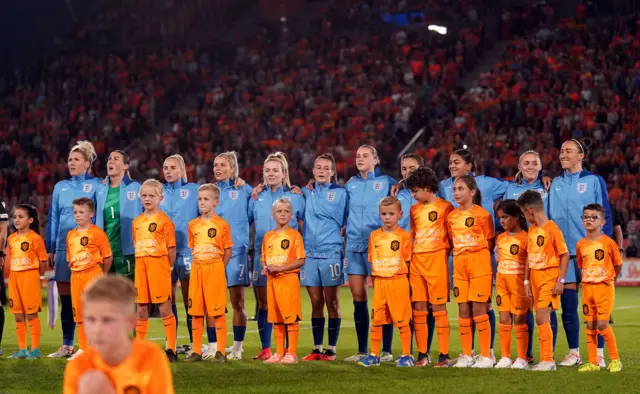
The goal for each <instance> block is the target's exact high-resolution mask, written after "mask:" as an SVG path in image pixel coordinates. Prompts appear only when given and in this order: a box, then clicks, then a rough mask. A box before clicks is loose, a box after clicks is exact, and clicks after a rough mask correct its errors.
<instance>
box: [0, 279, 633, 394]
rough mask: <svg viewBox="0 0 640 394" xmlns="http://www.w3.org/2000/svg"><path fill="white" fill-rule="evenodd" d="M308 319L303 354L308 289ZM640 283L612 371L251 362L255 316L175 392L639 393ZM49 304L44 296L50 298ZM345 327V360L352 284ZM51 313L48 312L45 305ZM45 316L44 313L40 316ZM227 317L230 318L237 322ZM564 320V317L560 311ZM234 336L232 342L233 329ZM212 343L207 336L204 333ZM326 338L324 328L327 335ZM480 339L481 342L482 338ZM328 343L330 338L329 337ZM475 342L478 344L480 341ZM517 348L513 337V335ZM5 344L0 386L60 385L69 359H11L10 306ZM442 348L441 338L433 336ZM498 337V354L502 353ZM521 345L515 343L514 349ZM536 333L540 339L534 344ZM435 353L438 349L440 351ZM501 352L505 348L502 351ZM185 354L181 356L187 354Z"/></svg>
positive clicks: (183, 373)
mask: <svg viewBox="0 0 640 394" xmlns="http://www.w3.org/2000/svg"><path fill="white" fill-rule="evenodd" d="M302 293H303V296H304V298H303V305H304V307H305V311H304V316H303V317H304V319H305V321H302V322H301V325H302V330H301V335H300V345H299V349H300V353H301V355H302V356H304V355H305V353H306V352H307V351H309V350H310V349H311V348H312V344H313V342H312V337H311V330H310V324H309V318H310V303H309V302H308V297H307V296H306V292H305V291H304V289H303V292H302ZM247 298H248V301H247V304H248V305H247V306H248V308H249V310H253V309H252V308H253V305H254V303H253V296H252V294H251V293H250V292H248V297H247ZM639 300H640V288H619V289H617V294H616V307H615V310H614V314H613V316H614V319H615V325H614V331H615V334H616V337H617V340H618V347H619V349H620V355H621V359H622V361H623V363H624V369H623V371H622V373H619V374H610V373H608V372H606V371H601V372H599V373H587V374H582V373H580V374H579V373H578V372H577V369H576V368H565V369H563V368H559V370H558V371H557V372H549V373H536V372H531V371H511V370H456V369H452V368H450V369H444V370H436V369H433V368H420V369H418V368H412V369H399V368H395V367H394V366H393V365H391V364H389V365H383V366H381V367H378V368H371V369H365V368H363V367H359V366H357V365H352V364H347V363H344V362H342V361H339V362H335V363H319V362H313V363H300V364H298V365H291V366H277V365H276V366H268V365H263V364H262V363H260V362H256V361H252V360H251V356H254V355H255V354H256V353H257V352H258V347H259V340H258V333H257V327H256V323H255V322H249V327H248V330H247V338H246V341H245V345H244V349H245V360H243V361H236V362H230V363H229V364H227V365H214V364H210V363H207V362H202V363H197V364H186V363H184V362H181V363H177V364H174V365H172V370H173V373H174V382H175V387H176V392H178V393H206V392H211V391H214V390H216V391H218V390H224V391H227V392H245V393H249V392H275V391H277V392H279V393H299V392H305V393H316V392H318V393H320V392H327V391H331V390H334V391H335V390H339V391H341V392H358V391H365V392H400V391H414V392H415V391H418V392H420V391H427V390H438V391H440V392H445V393H446V392H466V393H498V392H519V393H528V392H531V393H534V392H536V393H537V392H540V391H541V390H554V391H556V390H557V391H561V392H564V393H573V392H584V391H585V390H589V391H592V392H593V391H596V390H597V391H604V392H638V391H640V387H639V386H638V383H639V382H640V380H638V377H639V376H640V301H639ZM45 305H46V303H45ZM341 305H342V313H343V319H342V330H341V332H340V340H339V342H338V349H337V351H338V357H339V359H343V358H345V357H347V356H350V355H352V354H353V353H354V352H355V349H356V339H355V330H354V328H353V304H352V303H351V295H350V293H349V290H348V289H346V288H344V289H342V292H341ZM449 308H450V309H451V310H452V311H450V317H451V319H452V321H451V329H452V334H451V355H452V356H455V355H457V354H459V352H460V344H459V340H458V325H457V319H456V316H457V313H456V311H455V310H453V309H456V308H455V305H454V304H449ZM178 309H179V310H180V312H181V316H180V319H181V323H180V327H179V335H180V336H181V339H180V340H179V341H178V343H179V344H184V343H187V342H188V339H185V338H188V336H187V331H186V327H185V325H184V321H185V320H184V308H183V307H180V308H178ZM45 312H46V311H45ZM41 316H42V317H43V318H44V316H46V314H45V313H43V314H42V315H41ZM230 317H231V316H229V319H228V321H229V324H231V323H230V322H231V319H230ZM558 320H559V321H560V320H561V319H560V316H558ZM229 332H230V334H229V337H228V341H229V342H231V341H232V334H231V330H229ZM149 337H150V338H152V339H154V340H156V341H157V342H158V343H159V344H164V334H163V329H162V324H161V322H160V321H158V320H154V321H152V322H151V324H150V333H149ZM581 339H582V348H581V349H582V356H583V359H586V345H585V343H584V335H582V338H581ZM60 340H61V333H60V328H59V325H58V327H57V328H56V329H55V330H48V329H47V328H43V338H42V346H41V348H42V353H43V355H46V354H48V353H50V352H53V351H55V350H56V349H57V347H58V346H59V345H60ZM205 342H206V338H205ZM325 342H326V335H325ZM476 342H477V341H476ZM325 345H326V343H325ZM394 345H395V347H394V354H399V346H400V341H399V337H398V334H397V332H396V333H395V338H394ZM476 346H478V344H477V343H476ZM513 346H514V347H515V340H514V341H513ZM2 348H3V350H4V352H5V356H3V357H2V358H0V393H12V394H13V393H30V394H32V393H50V392H60V391H61V388H62V376H63V371H64V367H65V363H66V362H65V361H61V360H48V359H43V360H38V361H13V360H7V359H6V357H7V355H8V354H10V353H12V352H13V351H15V350H16V336H15V323H14V321H13V317H12V316H11V315H10V314H9V313H8V312H7V324H6V326H5V332H4V340H3V342H2ZM434 349H437V338H436V339H435V340H434ZM498 349H499V343H496V353H499V350H498ZM514 351H515V350H514ZM566 352H567V345H566V340H565V337H564V332H563V331H562V330H561V329H560V336H559V339H558V347H557V349H556V360H557V361H560V358H561V357H563V356H564V355H565V354H566ZM535 354H536V355H537V354H538V351H537V339H536V351H535ZM433 356H436V354H435V353H434V354H433ZM498 356H499V354H498ZM181 357H183V356H181Z"/></svg>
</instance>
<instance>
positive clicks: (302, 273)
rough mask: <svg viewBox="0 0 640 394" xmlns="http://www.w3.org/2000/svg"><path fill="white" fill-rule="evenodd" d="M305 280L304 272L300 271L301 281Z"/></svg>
mask: <svg viewBox="0 0 640 394" xmlns="http://www.w3.org/2000/svg"><path fill="white" fill-rule="evenodd" d="M304 278H305V274H304V271H302V270H300V279H301V280H304Z"/></svg>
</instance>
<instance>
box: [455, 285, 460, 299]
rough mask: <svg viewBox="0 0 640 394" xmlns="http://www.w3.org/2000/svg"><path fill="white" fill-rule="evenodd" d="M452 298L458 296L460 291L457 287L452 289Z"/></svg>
mask: <svg viewBox="0 0 640 394" xmlns="http://www.w3.org/2000/svg"><path fill="white" fill-rule="evenodd" d="M453 296H454V297H459V296H460V289H459V288H458V286H456V287H454V288H453Z"/></svg>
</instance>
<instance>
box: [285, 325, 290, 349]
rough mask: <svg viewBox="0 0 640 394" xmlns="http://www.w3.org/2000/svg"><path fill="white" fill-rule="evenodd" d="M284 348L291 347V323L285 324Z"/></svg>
mask: <svg viewBox="0 0 640 394" xmlns="http://www.w3.org/2000/svg"><path fill="white" fill-rule="evenodd" d="M284 348H285V349H289V325H288V324H285V325H284Z"/></svg>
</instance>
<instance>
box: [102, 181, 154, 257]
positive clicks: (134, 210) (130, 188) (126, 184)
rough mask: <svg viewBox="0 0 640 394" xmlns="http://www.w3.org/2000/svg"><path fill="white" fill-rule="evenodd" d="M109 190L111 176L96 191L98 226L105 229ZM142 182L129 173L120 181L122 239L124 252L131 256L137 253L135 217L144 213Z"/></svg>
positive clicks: (125, 254)
mask: <svg viewBox="0 0 640 394" xmlns="http://www.w3.org/2000/svg"><path fill="white" fill-rule="evenodd" d="M108 192H109V177H107V179H106V184H103V183H100V184H99V185H98V191H97V193H96V200H97V202H98V204H97V208H96V226H98V227H100V228H101V229H103V230H104V205H105V203H106V202H107V194H108ZM139 192H140V184H139V183H138V182H136V181H134V180H132V179H131V178H129V177H128V176H127V175H125V176H124V178H123V179H122V183H120V237H121V241H122V246H121V247H122V254H123V255H124V256H130V255H134V254H135V248H134V245H133V228H132V223H133V219H135V218H137V217H138V216H140V215H141V214H142V212H143V211H144V208H142V202H141V201H140V195H139Z"/></svg>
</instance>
